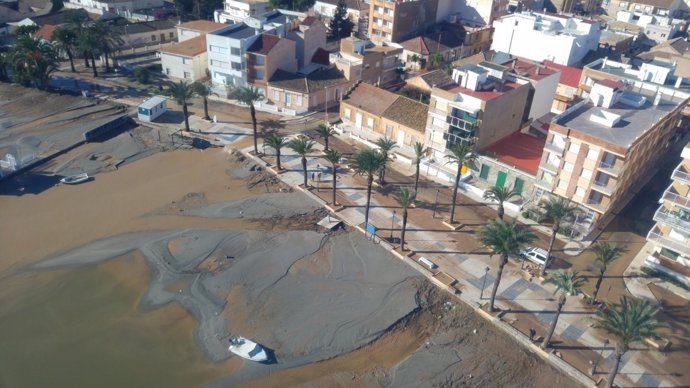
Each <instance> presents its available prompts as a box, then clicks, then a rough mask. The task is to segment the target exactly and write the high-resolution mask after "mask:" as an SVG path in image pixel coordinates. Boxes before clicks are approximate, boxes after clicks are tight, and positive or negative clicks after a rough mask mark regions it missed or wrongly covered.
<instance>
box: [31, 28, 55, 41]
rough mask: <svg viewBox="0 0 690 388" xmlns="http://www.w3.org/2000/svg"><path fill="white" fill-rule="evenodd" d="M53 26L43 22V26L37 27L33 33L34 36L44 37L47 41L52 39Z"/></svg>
mask: <svg viewBox="0 0 690 388" xmlns="http://www.w3.org/2000/svg"><path fill="white" fill-rule="evenodd" d="M55 27H56V26H53V25H50V24H44V25H43V27H41V28H39V29H38V31H36V33H35V34H34V36H35V37H36V38H41V39H45V40H48V41H51V40H53V32H55Z"/></svg>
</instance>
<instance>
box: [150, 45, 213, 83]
mask: <svg viewBox="0 0 690 388" xmlns="http://www.w3.org/2000/svg"><path fill="white" fill-rule="evenodd" d="M161 66H162V68H163V74H165V75H166V76H168V77H169V78H176V79H184V80H187V81H189V82H193V81H198V80H200V79H203V78H204V77H206V66H208V56H207V55H206V53H203V54H199V55H195V56H193V57H185V56H182V55H175V54H172V53H166V52H161Z"/></svg>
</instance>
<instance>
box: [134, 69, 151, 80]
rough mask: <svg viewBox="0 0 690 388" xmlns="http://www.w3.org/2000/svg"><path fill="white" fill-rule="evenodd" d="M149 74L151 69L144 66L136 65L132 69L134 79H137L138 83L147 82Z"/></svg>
mask: <svg viewBox="0 0 690 388" xmlns="http://www.w3.org/2000/svg"><path fill="white" fill-rule="evenodd" d="M150 76H151V71H150V70H149V69H148V68H146V67H142V66H137V68H136V69H134V78H136V80H137V81H139V83H142V84H145V83H148V82H149V77H150Z"/></svg>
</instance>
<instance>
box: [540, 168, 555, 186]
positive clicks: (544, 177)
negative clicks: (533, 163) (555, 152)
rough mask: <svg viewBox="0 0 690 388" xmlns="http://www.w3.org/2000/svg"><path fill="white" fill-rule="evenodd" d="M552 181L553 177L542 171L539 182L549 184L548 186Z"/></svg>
mask: <svg viewBox="0 0 690 388" xmlns="http://www.w3.org/2000/svg"><path fill="white" fill-rule="evenodd" d="M553 179H554V175H553V174H550V173H548V172H546V171H544V173H543V174H542V175H541V180H543V181H544V182H546V183H549V184H551V183H553Z"/></svg>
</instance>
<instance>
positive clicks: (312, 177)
mask: <svg viewBox="0 0 690 388" xmlns="http://www.w3.org/2000/svg"><path fill="white" fill-rule="evenodd" d="M314 175H315V173H314V172H313V171H312V173H311V180H312V182H313V181H314Z"/></svg>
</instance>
